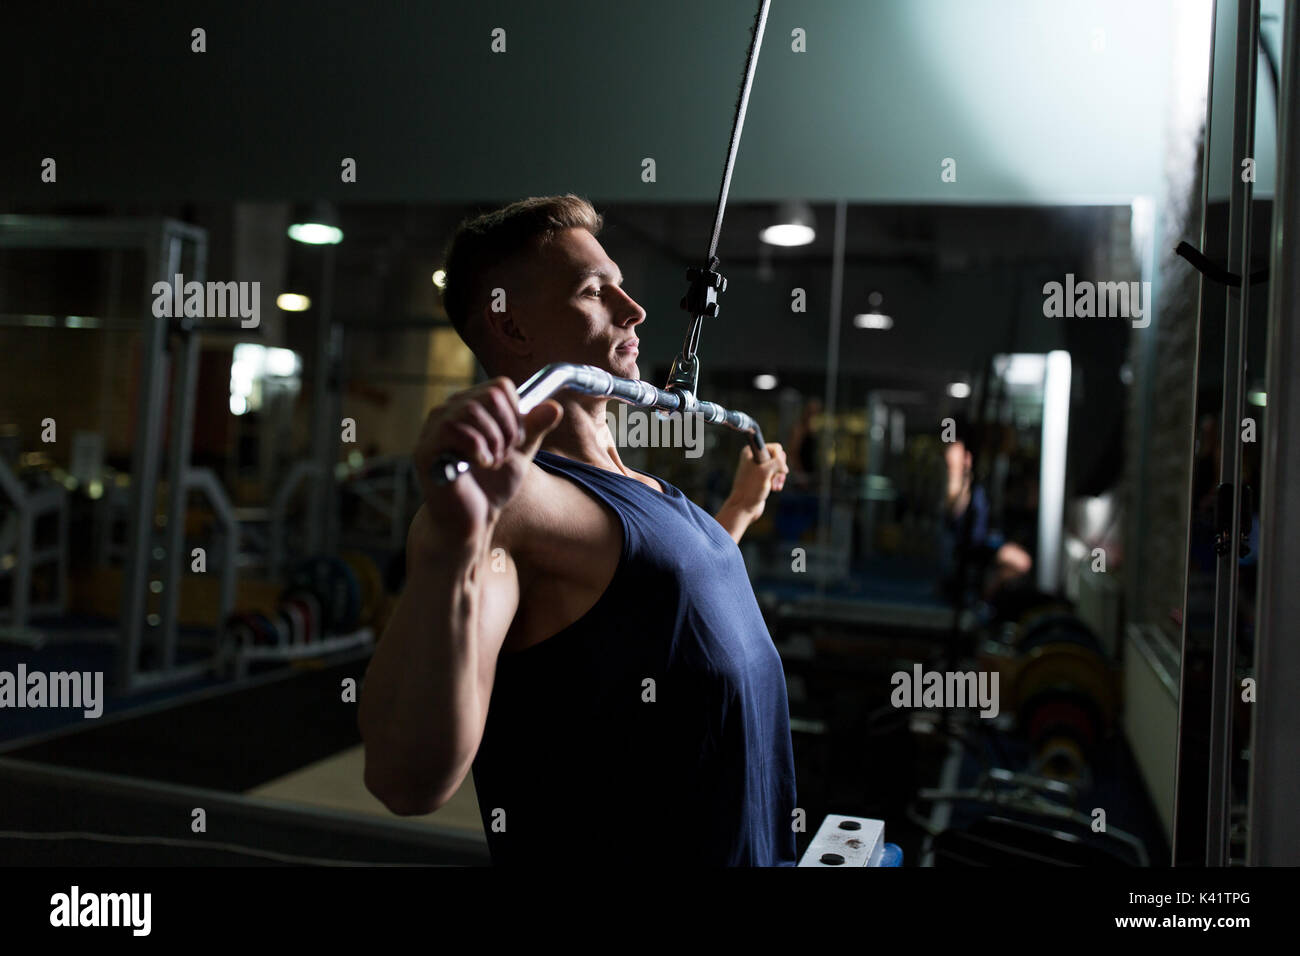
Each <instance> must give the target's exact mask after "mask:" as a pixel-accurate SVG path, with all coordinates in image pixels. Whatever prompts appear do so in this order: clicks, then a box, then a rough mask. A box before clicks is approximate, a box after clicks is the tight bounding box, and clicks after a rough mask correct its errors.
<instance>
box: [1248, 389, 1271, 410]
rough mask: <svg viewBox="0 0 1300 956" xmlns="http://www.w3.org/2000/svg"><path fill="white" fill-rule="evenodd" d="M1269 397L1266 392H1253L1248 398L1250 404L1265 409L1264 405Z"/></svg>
mask: <svg viewBox="0 0 1300 956" xmlns="http://www.w3.org/2000/svg"><path fill="white" fill-rule="evenodd" d="M1267 397H1268V396H1267V395H1266V394H1265V393H1264V392H1251V393H1250V394H1249V395H1247V396H1246V398H1247V400H1248V401H1249V402H1250V404H1252V405H1258V406H1259V407H1260V408H1264V407H1265V404H1264V403H1265V399H1266V398H1267Z"/></svg>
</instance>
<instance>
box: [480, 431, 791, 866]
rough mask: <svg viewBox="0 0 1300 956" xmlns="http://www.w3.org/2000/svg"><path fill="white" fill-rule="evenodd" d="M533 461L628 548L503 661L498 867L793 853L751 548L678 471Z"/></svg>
mask: <svg viewBox="0 0 1300 956" xmlns="http://www.w3.org/2000/svg"><path fill="white" fill-rule="evenodd" d="M535 461H536V462H537V463H538V465H540V466H541V467H542V468H544V469H545V470H546V471H548V472H550V473H551V474H556V475H560V476H563V477H565V478H567V479H569V480H570V481H573V482H575V483H576V484H578V485H579V486H580V487H582V488H584V489H586V490H587V491H588V492H589V493H590V494H592V495H594V496H595V497H596V498H597V499H598V500H600V501H602V502H604V504H605V505H606V506H608V507H609V508H611V509H612V510H613V511H614V512H615V513H616V514H617V515H618V518H619V522H620V524H621V525H622V527H623V548H622V557H621V559H620V561H619V564H618V567H617V569H616V570H615V572H614V577H613V580H611V581H610V583H609V586H608V587H607V588H606V589H605V592H604V593H603V594H602V595H601V596H600V598H599V599H598V600H597V601H596V603H595V605H594V606H593V607H592V608H591V609H590V610H589V611H587V613H586V614H584V615H583V616H582V618H580V619H579V620H578V621H575V622H574V623H573V624H571V625H570V626H568V627H566V628H564V629H563V630H562V631H560V632H559V633H557V634H555V635H553V636H552V637H550V638H548V639H546V640H545V641H542V642H541V643H540V644H535V645H533V646H531V647H528V648H525V649H524V650H522V651H518V652H515V653H511V654H503V655H502V656H501V657H500V658H499V659H498V663H497V670H496V681H495V684H494V686H493V688H492V698H491V701H490V702H489V706H488V716H487V725H486V727H485V729H484V732H483V739H482V742H481V743H480V744H479V749H478V753H477V754H476V756H475V758H474V763H473V773H474V787H475V790H476V791H477V794H478V801H479V812H480V814H481V815H482V818H483V828H484V830H485V831H486V834H487V840H488V847H489V849H490V851H491V854H492V861H493V863H494V864H495V865H511V864H522V865H551V866H553V865H556V864H561V865H564V864H571V865H587V866H612V867H623V866H629V865H631V866H637V865H645V864H650V865H667V866H793V865H795V862H796V861H795V839H794V829H793V826H792V823H793V820H794V817H793V811H794V810H795V807H796V795H795V779H794V758H793V754H792V750H791V744H790V713H789V703H788V700H787V697H786V686H785V674H784V671H783V670H782V666H781V659H780V656H779V655H778V654H777V652H776V648H775V647H774V646H773V644H772V638H771V635H770V634H769V633H768V630H767V625H766V623H765V622H764V620H763V615H762V612H761V611H760V610H759V607H758V602H757V601H756V600H755V598H754V589H753V587H752V585H751V584H750V582H749V575H748V573H747V572H746V570H745V563H744V560H743V559H742V558H741V554H740V549H739V548H738V547H737V546H736V543H735V542H734V541H733V540H732V539H731V536H730V535H728V534H727V532H726V531H725V530H724V529H723V528H722V526H721V525H720V524H719V523H718V522H717V520H716V519H715V518H713V517H712V516H711V515H709V514H708V513H707V512H705V511H704V510H703V509H701V508H699V507H697V506H696V505H695V504H694V503H693V502H692V501H691V500H690V499H689V498H687V497H686V496H685V495H684V494H682V492H681V491H680V490H679V489H678V488H676V487H674V486H673V485H670V484H668V483H667V482H661V483H662V484H663V486H664V488H665V489H666V492H667V493H666V494H665V493H662V492H659V491H655V490H654V489H653V488H651V487H649V486H647V485H645V484H642V483H641V482H639V481H637V480H636V479H635V478H629V477H628V476H627V475H621V474H618V473H616V472H610V471H606V470H604V469H601V468H596V467H595V466H592V465H588V464H586V463H584V462H578V461H574V460H573V459H570V458H564V457H562V456H560V455H556V454H552V453H551V452H547V451H539V452H538V453H537V457H536V459H535ZM641 473H642V474H645V472H641ZM650 477H653V476H650ZM573 559H574V561H581V560H582V555H580V554H575V555H574V556H573Z"/></svg>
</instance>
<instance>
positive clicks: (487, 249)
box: [442, 193, 604, 372]
mask: <svg viewBox="0 0 1300 956" xmlns="http://www.w3.org/2000/svg"><path fill="white" fill-rule="evenodd" d="M603 225H604V217H603V216H601V215H600V214H599V213H598V212H596V210H595V208H594V207H593V206H592V205H591V203H589V202H588V201H587V200H585V199H583V198H582V197H581V196H575V195H573V194H572V193H566V194H565V195H563V196H530V197H529V198H527V199H521V200H519V201H518V202H513V203H511V204H510V205H508V206H503V207H502V208H500V209H496V210H494V211H492V212H487V213H482V214H480V215H477V216H472V217H470V218H468V219H465V220H463V221H462V222H461V223H460V225H459V226H457V227H456V233H455V235H453V236H452V238H451V241H450V242H449V243H448V244H447V250H446V255H445V256H444V257H443V262H444V266H443V271H444V272H445V273H446V279H445V282H444V284H443V290H442V304H443V308H444V309H446V311H447V317H448V318H449V319H450V320H451V324H452V326H453V327H454V328H455V329H456V333H457V334H458V335H459V336H460V337H461V339H463V340H464V342H465V344H466V345H468V346H469V347H470V349H471V351H473V352H474V354H475V355H476V356H478V359H479V361H480V362H481V363H482V364H483V367H484V368H485V369H487V362H486V361H484V359H485V356H484V355H483V353H482V348H483V344H484V343H483V342H482V341H481V340H480V335H479V331H478V330H477V329H475V328H473V327H472V320H473V318H474V316H475V315H477V314H478V312H479V311H480V310H481V309H482V308H483V306H484V304H486V300H487V297H488V293H489V284H488V279H489V278H490V276H491V274H492V273H493V272H494V271H496V270H499V269H501V268H502V267H507V266H509V265H511V264H513V263H518V262H520V261H521V260H523V259H525V258H527V257H528V256H530V255H534V254H536V253H537V252H540V251H541V250H542V249H544V248H545V247H546V245H547V244H548V243H550V242H551V241H552V240H554V238H555V237H556V236H557V235H558V234H559V233H560V232H561V231H563V230H565V229H574V228H582V229H586V230H587V231H588V232H590V233H591V234H592V235H593V236H595V235H598V234H599V233H600V230H601V228H602V226H603ZM489 372H490V370H489Z"/></svg>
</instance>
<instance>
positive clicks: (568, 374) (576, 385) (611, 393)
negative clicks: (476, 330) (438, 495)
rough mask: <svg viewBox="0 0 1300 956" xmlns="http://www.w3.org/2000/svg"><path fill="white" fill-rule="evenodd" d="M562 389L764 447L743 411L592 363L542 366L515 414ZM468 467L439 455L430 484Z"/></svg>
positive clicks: (446, 480)
mask: <svg viewBox="0 0 1300 956" xmlns="http://www.w3.org/2000/svg"><path fill="white" fill-rule="evenodd" d="M565 389H568V390H570V391H574V392H580V393H582V394H583V395H605V396H608V397H610V398H614V399H618V400H619V401H620V402H627V404H629V405H635V406H636V407H637V408H657V409H660V410H661V411H665V412H676V411H679V412H681V413H682V414H683V415H689V414H699V415H702V416H703V417H704V420H705V421H706V422H708V423H709V424H713V425H726V426H727V427H728V428H731V429H733V430H735V431H738V432H744V433H745V434H747V435H749V436H750V444H751V446H753V447H754V448H755V449H756V450H757V449H759V448H762V449H764V450H766V446H765V445H764V444H763V432H762V431H761V430H760V429H759V427H758V422H756V421H754V419H752V418H750V417H749V416H748V415H746V414H745V413H744V412H736V411H729V410H728V409H725V408H723V407H722V406H721V405H715V404H714V403H713V402H700V401H696V399H695V396H693V395H692V394H691V393H690V392H686V391H672V392H670V391H666V390H664V389H662V388H656V387H655V386H653V385H651V384H650V383H649V382H643V381H641V380H640V379H635V378H619V377H618V376H617V375H611V374H610V373H609V372H606V371H605V370H604V369H603V368H597V367H596V366H594V365H574V364H572V363H569V362H552V363H551V364H550V365H547V366H545V367H543V368H542V369H541V370H540V371H539V372H537V373H536V374H534V375H533V377H532V378H530V379H529V380H528V381H526V382H524V384H523V386H522V387H521V388H520V389H519V413H520V414H521V415H527V414H528V413H529V412H531V411H532V410H533V409H534V408H536V407H537V406H538V405H540V404H541V403H542V402H544V401H546V400H547V399H548V398H551V397H552V396H553V395H555V394H556V393H557V392H562V391H564V390H565ZM469 467H470V465H469V462H467V461H461V460H460V459H458V458H457V457H456V456H455V455H443V456H442V457H440V458H439V459H438V461H437V463H436V464H435V465H434V473H433V480H434V483H435V484H440V485H442V484H450V483H451V482H453V481H455V480H456V479H457V478H458V477H459V476H460V475H462V474H464V473H465V472H467V471H469Z"/></svg>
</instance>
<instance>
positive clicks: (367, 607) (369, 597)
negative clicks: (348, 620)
mask: <svg viewBox="0 0 1300 956" xmlns="http://www.w3.org/2000/svg"><path fill="white" fill-rule="evenodd" d="M339 557H340V558H341V559H342V560H343V562H344V563H345V564H347V566H348V567H349V568H351V569H352V574H353V576H354V577H355V578H356V579H357V584H358V586H359V588H360V592H361V605H360V610H359V612H358V617H357V620H358V621H359V622H360V623H361V624H370V623H371V622H373V621H374V619H375V614H376V612H377V611H378V610H379V600H380V598H381V597H383V594H384V575H383V572H381V571H380V570H379V565H377V564H375V562H374V560H373V559H372V558H371V557H370V555H368V554H366V553H364V552H362V551H345V552H343V553H342V554H340V555H339Z"/></svg>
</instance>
